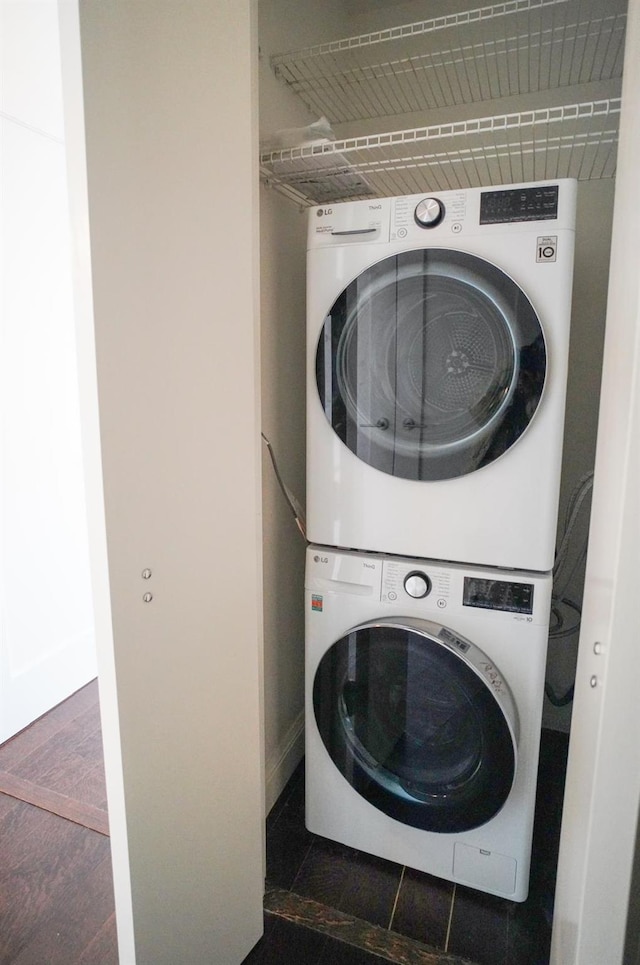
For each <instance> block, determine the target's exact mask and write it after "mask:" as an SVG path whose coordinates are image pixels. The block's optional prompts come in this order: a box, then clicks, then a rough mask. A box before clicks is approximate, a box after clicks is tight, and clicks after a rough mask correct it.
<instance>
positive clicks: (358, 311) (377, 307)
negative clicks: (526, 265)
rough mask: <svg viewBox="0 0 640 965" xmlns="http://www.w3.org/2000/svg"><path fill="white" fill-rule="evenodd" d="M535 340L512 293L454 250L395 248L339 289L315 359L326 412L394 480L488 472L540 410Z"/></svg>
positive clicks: (523, 302)
mask: <svg viewBox="0 0 640 965" xmlns="http://www.w3.org/2000/svg"><path fill="white" fill-rule="evenodd" d="M545 372H546V351H545V344H544V337H543V333H542V328H541V326H540V322H539V320H538V318H537V316H536V313H535V311H534V309H533V307H532V305H531V303H530V301H529V300H528V298H527V297H526V295H525V294H524V292H523V291H522V290H521V289H520V288H519V287H518V285H517V284H516V283H515V282H514V281H513V279H512V278H510V277H509V276H508V275H506V274H505V273H504V272H503V271H500V269H498V268H496V267H495V265H492V264H490V263H489V262H487V261H484V260H483V259H481V258H478V257H476V256H475V255H470V254H468V253H467V252H463V251H455V250H453V251H450V250H447V249H439V248H432V249H425V250H417V251H405V252H402V253H401V254H399V255H396V256H393V257H391V258H386V259H385V260H383V261H381V262H379V263H378V264H375V265H373V266H372V267H370V268H368V269H366V270H365V271H364V272H363V273H362V274H361V275H359V276H358V277H357V278H356V279H355V280H354V281H353V282H351V284H349V285H348V286H347V288H346V289H345V290H344V291H343V292H342V294H341V295H340V296H339V298H338V299H337V300H336V302H335V303H334V305H333V307H332V308H331V311H330V312H329V314H328V315H327V317H326V319H325V321H324V324H323V327H322V331H321V333H320V338H319V340H318V345H317V350H316V381H317V386H318V392H319V394H320V401H321V403H322V407H323V409H324V412H325V415H326V417H327V419H328V420H329V422H330V424H331V426H332V427H333V429H334V431H335V432H336V433H337V435H338V436H339V437H340V439H341V440H342V441H343V442H344V443H345V445H346V446H348V447H349V449H350V450H351V451H352V452H353V453H354V454H355V455H356V456H358V458H359V459H362V460H363V461H364V462H366V463H368V464H369V465H370V466H373V467H374V468H376V469H380V470H382V471H383V472H387V473H390V474H391V475H393V476H400V477H402V478H405V479H420V480H436V479H453V478H455V477H457V476H462V475H465V474H467V473H470V472H473V471H474V470H476V469H479V468H481V467H482V466H485V465H487V464H488V463H491V462H492V461H493V460H494V459H497V458H498V456H501V455H502V454H503V453H504V452H506V451H507V450H508V449H509V448H510V447H511V446H512V445H513V444H514V443H515V442H516V441H517V440H518V439H519V438H520V436H521V435H522V433H523V432H524V431H525V429H526V428H527V426H528V425H529V423H530V422H531V419H532V418H533V416H534V413H535V411H536V409H537V407H538V403H539V402H540V397H541V395H542V390H543V387H544V380H545Z"/></svg>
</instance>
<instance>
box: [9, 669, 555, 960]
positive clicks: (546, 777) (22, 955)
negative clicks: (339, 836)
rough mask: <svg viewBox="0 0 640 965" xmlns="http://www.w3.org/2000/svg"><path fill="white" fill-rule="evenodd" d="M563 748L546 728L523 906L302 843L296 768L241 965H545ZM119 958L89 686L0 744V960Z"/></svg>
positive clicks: (270, 828)
mask: <svg viewBox="0 0 640 965" xmlns="http://www.w3.org/2000/svg"><path fill="white" fill-rule="evenodd" d="M566 750H567V740H566V737H564V735H560V734H554V733H552V732H545V734H544V735H543V740H542V747H541V764H540V784H539V794H538V807H537V814H536V826H535V833H534V858H533V873H532V887H531V894H530V897H529V899H528V901H527V902H525V903H524V904H517V903H514V902H508V901H503V900H501V899H498V898H493V897H492V896H489V895H483V894H481V893H480V892H477V891H473V890H471V889H468V888H462V887H461V886H455V885H453V884H451V883H450V882H446V881H441V880H439V879H437V878H433V877H431V876H429V875H423V874H420V873H418V872H414V871H411V870H410V869H408V868H402V867H401V866H400V865H395V864H393V863H391V862H387V861H382V860H380V859H378V858H372V857H371V856H369V855H365V854H362V853H361V852H357V851H354V850H353V849H350V848H345V847H343V846H341V845H337V844H335V843H334V842H331V841H327V840H325V839H323V838H319V837H317V836H315V835H312V834H310V833H309V832H308V831H307V830H306V828H305V826H304V772H303V767H302V765H301V766H300V767H299V768H298V770H297V771H296V773H295V774H294V776H293V777H292V779H291V781H290V782H289V784H288V785H287V787H286V788H285V790H284V791H283V793H282V795H281V796H280V799H279V801H278V802H277V804H276V805H275V807H274V808H273V810H272V811H271V813H270V815H269V817H268V819H267V879H268V880H267V890H266V896H265V934H264V938H263V939H262V940H261V941H260V942H259V943H258V945H257V946H256V948H255V949H254V951H253V952H251V954H250V955H249V956H248V958H247V959H246V965H383V963H384V962H387V963H388V962H396V963H400V965H461V963H463V962H471V963H475V965H547V963H548V954H549V936H550V923H551V914H552V907H553V889H554V879H555V863H556V858H557V851H558V837H559V828H560V816H561V805H562V793H563V786H564V773H565V766H566ZM117 963H118V953H117V945H116V925H115V917H114V901H113V882H112V875H111V861H110V853H109V838H108V821H107V812H106V794H105V782H104V766H103V760H102V740H101V733H100V719H99V705H98V688H97V684H96V682H95V681H94V682H93V683H91V684H89V685H88V686H87V687H84V688H83V689H82V690H80V691H78V693H77V694H74V695H73V696H72V697H70V698H69V699H68V700H66V701H65V702H64V703H62V704H60V705H59V706H58V707H56V708H54V709H53V710H52V711H50V712H49V713H48V714H46V715H45V716H44V717H42V718H40V720H38V721H36V722H35V723H33V724H32V725H31V726H30V727H28V728H26V729H25V730H24V731H22V732H21V733H20V734H17V735H16V736H15V737H13V738H12V739H11V740H9V741H7V742H6V743H5V744H3V745H2V746H0V965H117ZM176 965H180V963H176ZM202 965H217V963H215V962H214V961H212V962H203V963H202Z"/></svg>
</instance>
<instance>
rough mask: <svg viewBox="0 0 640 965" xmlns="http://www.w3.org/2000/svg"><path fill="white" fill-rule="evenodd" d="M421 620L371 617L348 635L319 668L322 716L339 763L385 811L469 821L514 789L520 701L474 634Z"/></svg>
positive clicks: (428, 824) (451, 828) (478, 819)
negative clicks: (482, 662) (482, 666)
mask: <svg viewBox="0 0 640 965" xmlns="http://www.w3.org/2000/svg"><path fill="white" fill-rule="evenodd" d="M418 623H419V621H412V622H411V623H410V624H407V625H397V624H395V623H385V622H381V623H376V624H370V625H369V624H367V625H363V626H360V627H357V628H355V629H354V630H352V631H351V632H350V633H348V634H347V635H346V636H345V637H342V638H341V639H340V640H338V641H337V643H335V644H334V645H333V646H332V647H331V648H330V650H328V651H327V653H326V654H325V655H324V657H323V658H322V660H321V661H320V664H319V666H318V668H317V671H316V675H315V679H314V685H313V707H314V714H315V720H316V723H317V725H318V729H319V731H320V735H321V737H322V740H323V742H324V745H325V747H326V749H327V751H328V753H329V755H330V756H331V758H332V760H333V762H334V764H335V765H336V767H337V768H338V770H339V771H340V772H341V774H342V775H343V776H344V777H345V778H346V779H347V781H349V783H350V784H351V785H352V787H354V788H355V790H356V791H357V792H358V793H359V794H361V795H362V796H363V797H364V798H365V799H366V800H367V801H369V802H370V803H371V804H373V805H374V806H375V807H376V808H378V809H379V810H380V811H383V812H384V813H385V814H388V815H390V816H391V817H393V818H395V819H396V820H398V821H401V822H402V823H403V824H407V825H412V826H413V827H417V828H422V829H424V830H427V831H438V832H460V831H466V830H469V829H471V828H475V827H478V826H480V825H481V824H484V823H485V822H487V821H489V820H490V819H491V818H492V817H493V816H494V815H495V814H497V812H498V811H499V810H500V808H501V807H502V806H503V804H504V802H505V801H506V799H507V797H508V795H509V792H510V790H511V786H512V784H513V779H514V776H515V766H516V763H515V762H516V755H515V737H514V732H515V727H516V724H515V710H514V709H513V705H512V701H511V697H510V695H509V694H508V693H507V692H506V690H505V691H504V699H503V700H502V704H501V703H500V702H499V701H498V699H497V697H496V695H495V694H494V693H493V692H492V691H491V689H490V684H489V682H488V681H487V679H485V678H484V677H483V676H482V675H481V674H480V673H479V672H478V670H477V669H474V667H473V665H472V663H470V662H469V659H468V654H469V652H470V651H475V652H476V653H480V651H479V650H478V649H477V648H475V647H474V646H473V644H471V643H469V641H464V640H462V639H461V638H458V637H456V636H455V635H453V634H451V633H449V631H447V630H445V629H443V628H437V627H436V628H434V629H435V630H436V631H437V630H438V629H439V631H440V632H439V634H437V633H435V632H433V630H431V629H430V630H426V629H424V628H422V629H421V628H420V626H418ZM446 641H448V643H447V642H446ZM452 641H454V643H453V644H452ZM510 716H511V717H513V720H510V719H509V718H510Z"/></svg>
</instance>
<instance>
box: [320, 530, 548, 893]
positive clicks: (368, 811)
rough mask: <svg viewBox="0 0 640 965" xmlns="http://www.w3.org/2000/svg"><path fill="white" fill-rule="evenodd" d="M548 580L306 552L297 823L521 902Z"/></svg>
mask: <svg viewBox="0 0 640 965" xmlns="http://www.w3.org/2000/svg"><path fill="white" fill-rule="evenodd" d="M550 599H551V577H550V576H549V575H548V574H540V573H529V572H526V571H521V572H518V573H517V574H510V573H508V572H504V571H502V570H490V569H485V568H479V567H470V566H459V565H455V564H453V565H445V564H443V563H440V562H431V561H424V560H421V561H419V560H409V559H405V558H394V557H390V556H378V555H373V554H364V553H349V552H342V551H335V550H333V549H330V548H327V547H319V546H311V547H310V548H309V549H308V551H307V570H306V629H307V634H306V822H307V827H308V829H309V830H310V831H312V832H314V833H316V834H320V835H323V836H325V837H327V838H331V839H333V840H336V841H340V842H342V843H343V844H346V845H349V846H351V847H353V848H357V849H359V850H362V851H365V852H368V853H370V854H374V855H378V856H380V857H383V858H387V859H389V860H391V861H395V862H397V863H399V864H403V865H408V866H409V867H412V868H416V869H418V870H419V871H424V872H428V873H430V874H433V875H437V876H440V877H442V878H446V879H448V880H451V881H457V882H461V883H463V884H465V885H468V886H470V887H472V888H477V889H479V890H481V891H485V892H489V893H491V894H495V895H500V896H502V897H504V898H509V899H512V900H514V901H524V899H525V898H526V896H527V892H528V885H529V866H530V857H531V839H532V831H533V818H534V809H535V791H536V779H537V765H538V752H539V742H540V728H541V715H542V703H543V692H544V674H545V658H546V651H547V636H548V619H549V607H550Z"/></svg>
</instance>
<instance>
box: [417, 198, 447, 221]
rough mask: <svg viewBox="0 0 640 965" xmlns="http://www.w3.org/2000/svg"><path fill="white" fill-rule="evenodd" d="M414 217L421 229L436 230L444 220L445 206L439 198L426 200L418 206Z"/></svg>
mask: <svg viewBox="0 0 640 965" xmlns="http://www.w3.org/2000/svg"><path fill="white" fill-rule="evenodd" d="M413 216H414V218H415V220H416V224H417V225H419V226H420V227H421V228H435V227H436V225H439V224H440V222H441V221H442V219H443V218H444V205H443V203H442V201H439V200H438V198H424V199H423V200H422V201H420V203H419V204H418V205H417V206H416V210H415V211H414V215H413Z"/></svg>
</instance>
